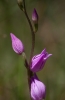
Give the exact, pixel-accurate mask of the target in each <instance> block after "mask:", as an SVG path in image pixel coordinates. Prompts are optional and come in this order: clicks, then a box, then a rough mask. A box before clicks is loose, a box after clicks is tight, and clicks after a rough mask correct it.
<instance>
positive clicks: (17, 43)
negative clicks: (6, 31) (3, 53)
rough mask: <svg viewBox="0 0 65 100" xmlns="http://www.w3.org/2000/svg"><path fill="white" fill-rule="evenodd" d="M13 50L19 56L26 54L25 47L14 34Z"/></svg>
mask: <svg viewBox="0 0 65 100" xmlns="http://www.w3.org/2000/svg"><path fill="white" fill-rule="evenodd" d="M10 36H11V41H12V48H13V50H14V51H15V52H16V53H17V54H19V55H20V54H22V53H23V52H24V46H23V43H22V42H21V40H20V39H18V38H17V37H16V36H15V35H14V34H12V33H10Z"/></svg>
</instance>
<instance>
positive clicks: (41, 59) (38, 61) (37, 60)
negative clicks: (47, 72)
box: [30, 49, 52, 72]
mask: <svg viewBox="0 0 65 100" xmlns="http://www.w3.org/2000/svg"><path fill="white" fill-rule="evenodd" d="M51 55H52V54H48V53H47V52H46V49H44V50H43V51H42V52H41V53H40V54H38V55H36V56H34V57H33V58H32V62H31V65H30V69H31V71H33V72H37V71H40V70H41V69H42V68H43V67H44V65H45V62H46V60H47V59H48V58H49V57H50V56H51Z"/></svg>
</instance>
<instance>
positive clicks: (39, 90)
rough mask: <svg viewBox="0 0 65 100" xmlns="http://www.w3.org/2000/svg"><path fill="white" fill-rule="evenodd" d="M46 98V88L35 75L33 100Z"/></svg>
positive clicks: (33, 79) (32, 92) (32, 91)
mask: <svg viewBox="0 0 65 100" xmlns="http://www.w3.org/2000/svg"><path fill="white" fill-rule="evenodd" d="M45 96H46V86H45V85H44V84H43V83H42V82H41V81H40V80H39V79H38V78H37V76H36V75H34V76H33V77H32V78H31V98H32V100H42V99H45Z"/></svg>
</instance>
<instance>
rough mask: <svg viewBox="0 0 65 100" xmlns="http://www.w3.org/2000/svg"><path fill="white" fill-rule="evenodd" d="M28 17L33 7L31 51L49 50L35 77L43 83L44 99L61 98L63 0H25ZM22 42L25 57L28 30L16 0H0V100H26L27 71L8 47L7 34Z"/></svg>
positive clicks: (64, 82)
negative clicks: (35, 14) (35, 22)
mask: <svg viewBox="0 0 65 100" xmlns="http://www.w3.org/2000/svg"><path fill="white" fill-rule="evenodd" d="M26 7H27V11H28V14H29V17H30V19H31V14H32V11H33V9H34V8H36V9H37V12H38V15H39V29H38V32H37V33H36V44H35V51H34V54H38V53H40V52H41V51H42V50H43V49H44V48H46V50H47V51H48V53H52V54H53V55H52V57H50V58H49V59H48V60H47V62H46V64H45V67H44V68H43V70H41V71H40V72H38V73H37V74H38V77H39V79H40V80H41V81H42V82H44V84H45V85H46V88H47V89H46V90H47V94H46V99H45V100H65V0H26ZM11 32H12V33H14V34H15V35H16V36H17V37H18V38H20V39H21V40H22V42H23V44H24V47H25V52H26V55H27V58H28V59H29V55H30V49H31V31H30V28H29V25H28V22H27V20H26V18H25V16H24V13H23V12H22V11H21V10H20V9H19V7H18V5H17V1H16V0H0V100H30V99H29V91H28V84H27V72H26V69H25V67H24V63H23V59H22V56H19V55H17V54H16V53H15V52H14V51H13V50H12V47H11V39H10V33H11Z"/></svg>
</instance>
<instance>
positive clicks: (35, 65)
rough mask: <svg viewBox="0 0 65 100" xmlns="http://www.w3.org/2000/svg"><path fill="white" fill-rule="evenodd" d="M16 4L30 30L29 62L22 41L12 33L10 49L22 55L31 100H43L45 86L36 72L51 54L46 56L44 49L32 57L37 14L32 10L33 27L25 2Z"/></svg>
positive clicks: (21, 1)
mask: <svg viewBox="0 0 65 100" xmlns="http://www.w3.org/2000/svg"><path fill="white" fill-rule="evenodd" d="M17 2H18V5H19V7H20V9H21V10H22V11H23V12H24V14H25V16H26V18H27V20H28V23H29V26H30V29H31V35H32V48H31V54H30V60H29V62H28V61H27V58H26V54H25V50H24V45H23V43H22V41H21V40H20V39H19V38H17V37H16V36H15V35H14V34H13V33H10V36H11V41H12V48H13V50H14V51H15V53H17V54H18V55H22V56H23V57H24V64H25V67H26V69H27V75H28V86H29V91H30V97H31V99H32V100H42V99H45V96H46V86H45V84H44V83H43V82H41V81H40V80H39V79H38V77H37V75H36V72H38V71H40V70H42V69H43V67H44V65H45V63H46V61H47V59H48V58H49V57H50V56H51V55H52V54H48V52H46V49H44V50H42V52H41V53H40V54H38V55H35V56H33V52H34V46H35V33H36V32H37V31H38V14H37V11H36V9H35V8H34V10H33V12H32V21H33V25H34V27H33V26H32V24H31V21H30V19H29V17H28V14H27V11H26V5H25V0H18V1H17Z"/></svg>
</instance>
